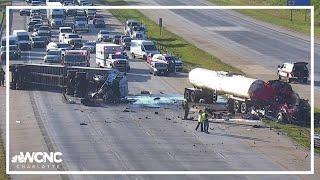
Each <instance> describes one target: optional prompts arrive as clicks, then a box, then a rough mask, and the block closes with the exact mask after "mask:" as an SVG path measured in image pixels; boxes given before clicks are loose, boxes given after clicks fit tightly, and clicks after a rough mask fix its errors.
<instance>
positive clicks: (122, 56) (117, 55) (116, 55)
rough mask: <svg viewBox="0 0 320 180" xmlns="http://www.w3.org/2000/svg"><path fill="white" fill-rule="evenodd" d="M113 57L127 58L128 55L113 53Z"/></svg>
mask: <svg viewBox="0 0 320 180" xmlns="http://www.w3.org/2000/svg"><path fill="white" fill-rule="evenodd" d="M112 59H126V57H125V56H124V55H122V54H113V55H112Z"/></svg>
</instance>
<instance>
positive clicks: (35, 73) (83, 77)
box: [9, 64, 128, 102]
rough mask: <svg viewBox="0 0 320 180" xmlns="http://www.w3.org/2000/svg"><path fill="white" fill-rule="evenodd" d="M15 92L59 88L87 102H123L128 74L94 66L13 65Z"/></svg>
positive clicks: (12, 75) (12, 83)
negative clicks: (16, 90) (98, 100)
mask: <svg viewBox="0 0 320 180" xmlns="http://www.w3.org/2000/svg"><path fill="white" fill-rule="evenodd" d="M9 69H10V72H11V82H10V88H11V89H14V90H15V89H18V90H22V89H34V88H37V89H50V90H51V89H55V90H61V91H62V92H64V93H66V94H67V95H71V96H76V97H79V98H83V99H85V100H87V101H92V100H96V99H102V100H104V101H105V102H114V101H119V100H120V99H121V98H123V97H125V96H127V95H128V82H127V78H126V75H125V74H124V73H121V72H119V71H118V70H114V69H112V70H111V69H100V68H90V67H76V66H61V65H43V64H13V65H10V68H9Z"/></svg>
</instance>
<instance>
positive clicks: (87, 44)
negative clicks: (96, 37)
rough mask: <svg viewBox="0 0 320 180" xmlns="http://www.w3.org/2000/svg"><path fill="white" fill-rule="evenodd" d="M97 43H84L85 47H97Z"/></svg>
mask: <svg viewBox="0 0 320 180" xmlns="http://www.w3.org/2000/svg"><path fill="white" fill-rule="evenodd" d="M95 45H96V43H95V42H86V43H84V46H95Z"/></svg>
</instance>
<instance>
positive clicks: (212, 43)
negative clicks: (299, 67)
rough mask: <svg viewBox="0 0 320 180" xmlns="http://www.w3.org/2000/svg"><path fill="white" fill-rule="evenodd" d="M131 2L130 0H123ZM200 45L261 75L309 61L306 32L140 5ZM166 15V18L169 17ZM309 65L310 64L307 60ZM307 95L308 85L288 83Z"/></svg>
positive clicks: (195, 1) (193, 0)
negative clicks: (150, 8)
mask: <svg viewBox="0 0 320 180" xmlns="http://www.w3.org/2000/svg"><path fill="white" fill-rule="evenodd" d="M128 2H129V4H130V1H128ZM131 3H132V5H146V6H147V5H154V6H157V5H168V6H169V5H172V6H173V5H180V6H186V5H188V6H191V5H193V6H199V5H213V4H211V3H209V2H207V1H205V0H174V1H171V0H150V1H143V0H136V1H135V2H131ZM141 12H142V13H143V14H145V15H146V16H147V17H149V18H151V19H152V20H154V21H155V22H158V18H159V17H162V18H163V23H164V27H166V28H168V29H169V30H170V31H172V32H174V33H176V34H178V35H179V36H181V37H183V38H184V39H185V40H187V41H189V42H191V43H193V44H194V45H196V46H197V47H199V48H200V49H203V50H205V51H207V52H209V53H210V54H212V55H214V56H216V57H218V58H220V59H221V60H222V61H223V62H226V63H228V64H230V65H232V66H235V67H237V68H240V69H241V70H242V71H243V72H245V73H246V74H247V75H249V76H251V77H254V78H259V79H263V80H270V79H276V78H277V77H276V71H277V66H278V65H280V64H281V63H284V62H295V61H305V62H308V63H309V65H310V37H308V36H307V35H301V34H298V33H294V32H292V31H289V30H286V29H284V28H279V27H277V26H273V25H270V24H268V23H263V22H260V21H257V20H254V19H252V18H249V17H247V16H244V15H242V14H240V13H238V12H235V11H230V10H159V11H157V10H141ZM169 19H170V20H169ZM319 58H320V45H319V44H317V43H316V44H315V104H316V106H319V105H320V89H319V81H320V71H319V69H320V62H319V61H317V59H319ZM309 68H310V66H309ZM293 87H294V89H295V90H296V91H297V92H298V93H299V94H300V96H302V97H303V98H306V99H310V85H304V84H293Z"/></svg>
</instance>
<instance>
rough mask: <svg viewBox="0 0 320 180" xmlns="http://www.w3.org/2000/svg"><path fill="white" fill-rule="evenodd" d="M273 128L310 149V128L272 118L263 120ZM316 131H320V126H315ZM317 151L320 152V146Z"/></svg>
mask: <svg viewBox="0 0 320 180" xmlns="http://www.w3.org/2000/svg"><path fill="white" fill-rule="evenodd" d="M263 122H264V123H265V124H266V125H267V126H268V127H271V128H274V129H277V130H279V131H281V132H284V133H286V134H287V136H288V137H290V138H292V139H293V140H294V141H296V142H297V143H298V144H300V145H302V146H303V147H306V148H308V149H310V128H308V127H301V126H297V125H293V124H282V123H278V122H275V121H271V120H266V119H265V120H263ZM315 132H317V133H320V127H317V128H315ZM315 152H317V153H320V148H315Z"/></svg>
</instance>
